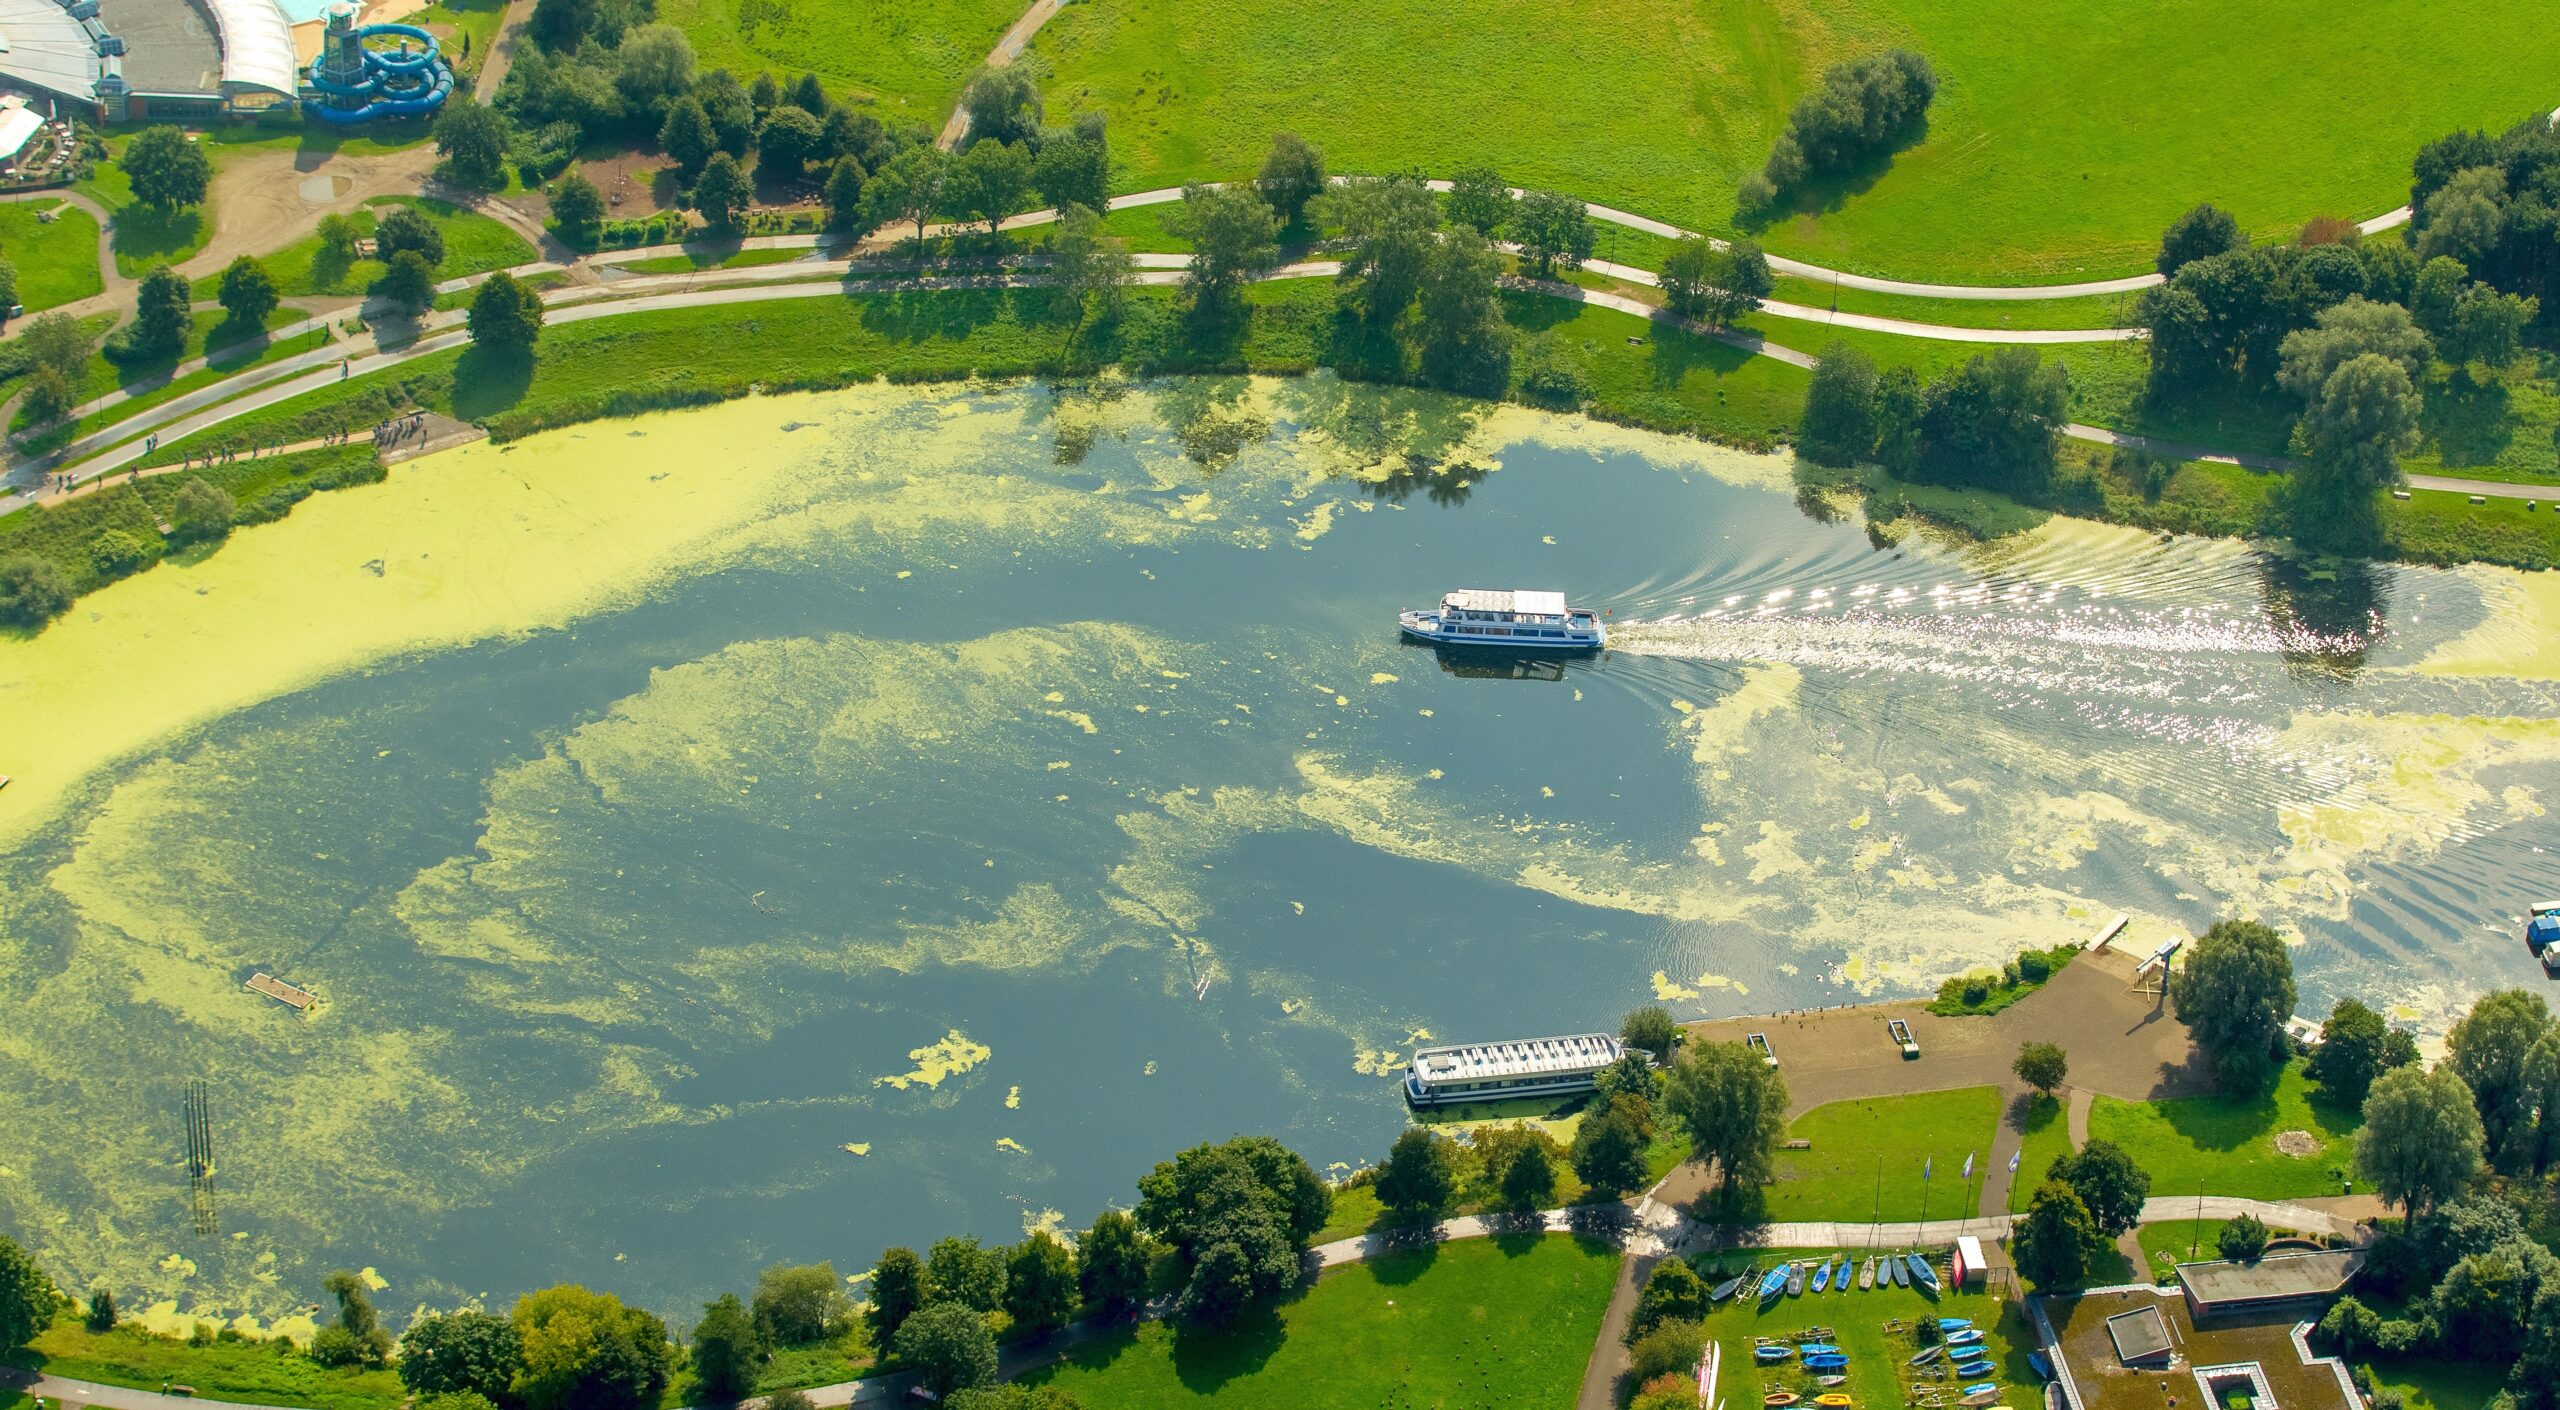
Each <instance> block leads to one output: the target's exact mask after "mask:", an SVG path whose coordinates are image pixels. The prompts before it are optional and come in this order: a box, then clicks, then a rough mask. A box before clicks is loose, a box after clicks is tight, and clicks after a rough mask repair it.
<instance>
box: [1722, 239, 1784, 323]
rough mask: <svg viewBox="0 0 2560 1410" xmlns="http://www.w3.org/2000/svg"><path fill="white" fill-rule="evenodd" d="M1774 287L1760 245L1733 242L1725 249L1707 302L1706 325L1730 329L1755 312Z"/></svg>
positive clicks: (1766, 257) (1748, 241)
mask: <svg viewBox="0 0 2560 1410" xmlns="http://www.w3.org/2000/svg"><path fill="white" fill-rule="evenodd" d="M1777 287H1778V284H1777V281H1776V280H1775V279H1774V278H1772V277H1771V276H1770V273H1769V257H1768V256H1767V255H1765V254H1763V253H1761V251H1760V246H1759V244H1758V243H1757V242H1756V241H1752V240H1743V239H1736V240H1734V241H1732V242H1731V243H1730V244H1728V245H1726V246H1725V249H1724V267H1723V270H1722V272H1721V275H1720V277H1719V278H1718V279H1717V280H1716V284H1715V292H1714V294H1713V295H1712V296H1711V297H1710V298H1709V299H1708V300H1707V322H1709V323H1710V324H1713V325H1714V326H1716V327H1718V328H1730V327H1732V326H1733V325H1734V324H1735V323H1736V322H1737V321H1739V320H1740V319H1741V318H1742V316H1743V315H1745V314H1748V313H1753V312H1756V311H1758V309H1759V307H1760V301H1761V300H1762V299H1765V298H1767V297H1769V293H1770V291H1771V290H1773V289H1775V288H1777Z"/></svg>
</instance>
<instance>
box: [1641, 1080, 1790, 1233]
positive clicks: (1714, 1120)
mask: <svg viewBox="0 0 2560 1410" xmlns="http://www.w3.org/2000/svg"><path fill="white" fill-rule="evenodd" d="M1662 1104H1663V1108H1664V1109H1665V1110H1666V1111H1668V1112H1670V1114H1671V1116H1672V1119H1674V1120H1676V1121H1678V1122H1679V1123H1680V1124H1681V1126H1682V1127H1683V1128H1685V1129H1686V1130H1687V1131H1688V1133H1689V1150H1690V1153H1691V1157H1692V1158H1693V1159H1697V1160H1712V1161H1714V1162H1715V1163H1716V1167H1717V1171H1718V1173H1719V1175H1720V1176H1721V1178H1722V1188H1723V1192H1724V1197H1725V1198H1726V1199H1728V1200H1730V1199H1731V1198H1732V1197H1733V1191H1734V1187H1735V1186H1737V1185H1743V1184H1748V1185H1752V1186H1755V1187H1756V1186H1758V1185H1759V1184H1760V1183H1761V1182H1762V1181H1764V1180H1766V1179H1767V1178H1768V1177H1769V1173H1770V1169H1771V1167H1772V1165H1773V1164H1774V1163H1775V1162H1776V1160H1777V1153H1778V1143H1779V1142H1780V1141H1781V1140H1783V1139H1784V1138H1785V1136H1786V1131H1787V1116H1786V1112H1787V1080H1786V1079H1785V1078H1784V1077H1781V1076H1780V1075H1778V1069H1776V1068H1774V1067H1771V1066H1770V1065H1769V1064H1768V1063H1767V1062H1765V1061H1763V1060H1762V1059H1761V1057H1760V1055H1759V1054H1758V1053H1756V1052H1754V1051H1752V1050H1751V1049H1749V1048H1746V1047H1744V1046H1743V1045H1742V1044H1740V1043H1691V1044H1689V1045H1688V1046H1687V1047H1686V1048H1683V1049H1682V1050H1681V1053H1680V1056H1679V1059H1678V1060H1677V1061H1675V1062H1673V1063H1672V1064H1671V1071H1670V1072H1669V1073H1668V1074H1667V1075H1666V1076H1665V1077H1664V1079H1663V1093H1662Z"/></svg>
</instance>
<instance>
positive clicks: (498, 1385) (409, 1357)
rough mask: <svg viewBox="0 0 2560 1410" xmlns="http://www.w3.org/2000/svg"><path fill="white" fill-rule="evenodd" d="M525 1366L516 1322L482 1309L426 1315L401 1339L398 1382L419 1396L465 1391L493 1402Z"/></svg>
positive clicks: (508, 1391) (522, 1339)
mask: <svg viewBox="0 0 2560 1410" xmlns="http://www.w3.org/2000/svg"><path fill="white" fill-rule="evenodd" d="M523 1364H524V1338H523V1336H521V1335H520V1334H519V1333H518V1332H517V1331H516V1326H515V1323H513V1322H510V1321H508V1320H507V1319H506V1318H504V1317H492V1316H490V1315H489V1314H488V1313H486V1312H478V1311H471V1310H464V1311H461V1312H450V1313H443V1314H429V1315H427V1316H424V1317H420V1318H419V1319H417V1320H416V1321H414V1322H411V1323H410V1324H409V1330H408V1331H406V1332H404V1333H402V1334H401V1337H400V1361H399V1367H400V1384H402V1385H404V1386H406V1387H408V1388H409V1391H410V1393H412V1394H414V1395H421V1396H434V1395H449V1394H458V1393H469V1394H473V1395H479V1396H484V1397H486V1398H487V1399H489V1400H490V1401H492V1402H494V1401H496V1400H498V1399H500V1398H501V1397H504V1396H506V1395H507V1394H509V1393H510V1387H511V1386H512V1385H513V1383H514V1381H515V1377H516V1372H517V1371H518V1370H519V1369H520V1368H521V1367H522V1366H523Z"/></svg>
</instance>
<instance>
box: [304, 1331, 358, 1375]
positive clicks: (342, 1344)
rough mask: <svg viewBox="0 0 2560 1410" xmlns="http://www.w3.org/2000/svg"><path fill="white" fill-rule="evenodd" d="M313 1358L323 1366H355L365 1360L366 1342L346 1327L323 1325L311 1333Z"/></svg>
mask: <svg viewBox="0 0 2560 1410" xmlns="http://www.w3.org/2000/svg"><path fill="white" fill-rule="evenodd" d="M311 1359H312V1360H314V1361H317V1362H319V1363H320V1364H321V1365H323V1366H329V1367H339V1366H353V1365H355V1364H356V1363H358V1362H360V1361H362V1360H364V1344H363V1343H362V1342H359V1341H357V1340H356V1334H355V1333H353V1332H351V1331H348V1330H347V1329H346V1328H344V1327H337V1326H330V1327H322V1328H321V1329H320V1330H319V1331H317V1332H314V1333H312V1334H311Z"/></svg>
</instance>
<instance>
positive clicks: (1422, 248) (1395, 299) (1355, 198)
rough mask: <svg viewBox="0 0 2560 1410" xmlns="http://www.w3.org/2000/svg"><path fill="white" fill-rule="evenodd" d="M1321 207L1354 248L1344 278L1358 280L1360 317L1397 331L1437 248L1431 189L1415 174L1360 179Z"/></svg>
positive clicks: (1437, 215)
mask: <svg viewBox="0 0 2560 1410" xmlns="http://www.w3.org/2000/svg"><path fill="white" fill-rule="evenodd" d="M1320 204H1321V207H1322V209H1323V212H1324V219H1325V220H1327V221H1330V222H1331V223H1332V224H1335V225H1338V226H1340V227H1341V228H1342V238H1343V239H1344V240H1345V241H1347V242H1348V243H1349V244H1350V247H1351V248H1350V249H1349V251H1347V252H1346V254H1345V256H1344V258H1343V261H1342V277H1343V279H1345V280H1346V281H1350V280H1356V281H1358V284H1359V294H1358V298H1359V305H1360V313H1361V316H1362V317H1364V318H1365V319H1367V320H1368V322H1369V324H1370V326H1371V328H1372V329H1374V330H1377V331H1380V332H1384V331H1385V330H1387V329H1390V328H1393V327H1394V326H1395V324H1396V321H1397V320H1398V319H1400V318H1402V317H1403V316H1404V311H1405V310H1406V309H1407V308H1410V307H1412V305H1413V298H1414V295H1415V293H1417V292H1418V291H1419V290H1420V289H1421V288H1422V272H1423V270H1424V269H1426V268H1428V267H1429V265H1430V263H1431V257H1432V253H1433V251H1434V250H1435V249H1436V248H1437V246H1438V244H1439V236H1438V233H1437V232H1438V230H1439V228H1440V205H1439V202H1438V201H1437V200H1436V199H1435V198H1434V197H1433V196H1432V194H1431V188H1429V187H1427V186H1425V185H1423V184H1422V182H1421V181H1420V180H1419V179H1417V178H1415V177H1411V176H1389V177H1375V176H1358V177H1352V178H1351V179H1349V180H1347V181H1344V182H1343V183H1342V184H1340V185H1338V186H1335V187H1334V188H1333V189H1332V190H1330V191H1328V192H1327V193H1326V194H1325V195H1324V196H1323V197H1322V198H1321V202H1320Z"/></svg>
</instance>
